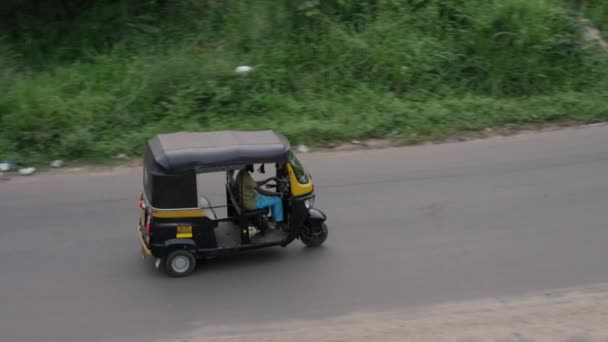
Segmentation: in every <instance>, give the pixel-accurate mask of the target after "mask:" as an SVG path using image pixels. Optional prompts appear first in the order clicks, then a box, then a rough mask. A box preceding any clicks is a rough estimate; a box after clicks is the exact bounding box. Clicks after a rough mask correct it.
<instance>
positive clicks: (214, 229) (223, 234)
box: [138, 131, 328, 277]
mask: <svg viewBox="0 0 608 342" xmlns="http://www.w3.org/2000/svg"><path fill="white" fill-rule="evenodd" d="M143 164H144V167H143V192H142V194H141V196H140V199H139V207H140V209H141V215H140V219H139V225H138V226H139V236H140V240H141V247H142V253H143V254H144V258H146V257H151V258H153V259H154V260H155V266H156V268H157V269H158V268H162V269H164V271H165V272H166V273H167V274H168V275H169V276H171V277H184V276H188V275H190V274H191V273H192V272H193V271H194V269H195V265H196V262H197V261H198V260H201V259H207V258H213V257H216V256H219V255H226V254H232V253H238V252H242V251H247V250H253V249H260V248H266V247H274V246H282V247H286V246H287V245H289V244H290V243H292V242H293V241H294V240H296V239H299V240H301V241H302V242H303V243H304V245H306V246H307V247H319V246H321V245H322V244H323V243H324V242H325V240H326V239H327V234H328V232H327V226H326V224H325V221H326V219H327V217H326V215H325V214H324V213H323V212H321V211H320V210H318V209H315V208H314V200H315V194H314V185H313V182H312V178H311V176H310V173H308V172H307V171H306V170H305V169H304V167H303V166H302V164H301V163H300V161H299V160H298V159H297V157H296V155H295V154H294V153H293V151H292V150H291V148H290V144H289V142H288V140H287V139H286V138H285V137H284V136H283V135H281V134H278V133H276V132H273V131H216V132H177V133H170V134H160V135H157V136H155V137H153V138H151V139H150V140H149V141H148V143H147V145H146V148H145V151H144V163H143ZM266 164H269V165H273V166H274V172H275V175H276V178H277V180H275V181H274V183H272V184H267V186H268V187H272V188H274V189H276V192H279V193H280V194H281V196H280V197H281V200H282V203H283V211H284V216H285V222H286V226H287V227H286V229H281V230H277V229H269V224H268V222H269V218H268V217H269V213H270V209H268V208H264V209H256V210H248V209H246V208H245V206H244V205H243V201H242V199H241V191H240V189H239V186H238V185H237V180H236V179H235V175H236V173H237V172H238V171H239V170H241V169H242V168H243V167H244V166H246V165H260V166H259V169H258V171H260V172H261V173H266ZM217 172H223V173H225V193H226V200H225V205H221V206H212V205H211V203H210V201H209V199H208V198H207V197H205V196H204V195H202V194H199V193H198V186H197V175H198V174H202V173H217ZM222 204H223V203H222ZM220 207H225V208H226V213H227V215H226V217H218V216H217V215H216V212H215V210H214V209H218V208H220Z"/></svg>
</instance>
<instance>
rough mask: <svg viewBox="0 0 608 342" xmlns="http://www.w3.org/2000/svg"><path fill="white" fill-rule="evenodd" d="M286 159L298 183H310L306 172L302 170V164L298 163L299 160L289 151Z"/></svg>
mask: <svg viewBox="0 0 608 342" xmlns="http://www.w3.org/2000/svg"><path fill="white" fill-rule="evenodd" d="M288 158H289V164H290V165H291V168H292V169H293V172H294V173H295V176H296V179H297V180H298V183H300V184H308V183H309V182H310V176H309V174H308V171H306V169H305V168H304V165H303V164H302V162H300V160H299V159H298V157H297V156H296V154H295V153H293V151H289V156H288Z"/></svg>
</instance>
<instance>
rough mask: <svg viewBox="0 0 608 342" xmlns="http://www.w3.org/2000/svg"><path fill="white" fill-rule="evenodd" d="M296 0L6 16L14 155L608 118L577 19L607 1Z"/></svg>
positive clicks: (600, 11) (435, 132)
mask: <svg viewBox="0 0 608 342" xmlns="http://www.w3.org/2000/svg"><path fill="white" fill-rule="evenodd" d="M301 2H302V3H304V1H301ZM294 3H296V5H297V3H298V1H295V0H291V1H284V2H278V1H273V0H267V1H262V0H260V1H253V2H251V3H250V4H249V5H247V4H246V3H245V2H243V1H215V2H213V1H200V2H194V1H192V2H191V1H175V2H169V3H168V4H167V5H166V7H165V8H163V9H159V8H156V7H154V6H153V5H154V4H148V2H143V1H141V2H140V1H126V0H125V1H118V2H114V3H113V4H110V5H103V4H101V5H97V6H96V7H93V8H91V9H89V10H86V11H85V12H83V13H82V14H81V15H80V16H78V17H77V18H75V19H71V20H70V21H69V22H67V21H66V22H52V23H49V22H48V21H42V20H40V19H36V18H29V19H28V18H26V19H23V18H20V19H19V20H20V25H21V27H20V28H19V29H18V30H12V31H11V30H10V28H7V27H6V26H4V28H2V29H3V30H4V31H3V32H5V34H4V38H3V39H1V40H0V94H1V95H0V123H1V125H0V159H5V158H15V159H17V160H19V161H20V162H42V161H47V160H49V159H52V158H63V159H92V158H106V157H109V156H112V155H115V154H117V153H134V154H139V153H140V151H141V147H142V144H143V143H144V141H145V139H147V138H148V137H150V136H151V135H152V134H155V133H159V132H167V131H174V130H214V129H253V128H256V129H258V128H272V129H275V130H278V131H281V132H283V133H285V134H287V135H288V136H289V137H290V138H291V139H293V141H294V143H307V144H312V145H315V144H324V143H327V142H331V141H340V140H348V139H362V138H372V137H385V136H389V135H390V136H393V137H397V138H399V139H401V140H402V141H404V142H408V143H414V142H420V141H426V140H433V139H441V138H444V137H446V136H449V135H453V134H459V133H466V132H474V131H480V130H483V129H485V128H487V127H505V126H507V127H518V126H522V125H526V124H535V123H546V122H558V121H575V122H596V121H605V120H607V119H608V88H607V87H606V86H607V80H608V77H607V76H608V58H607V57H606V56H605V53H604V52H602V51H599V50H598V49H597V48H594V47H593V46H590V45H589V44H586V43H585V42H584V41H583V39H582V35H581V26H580V24H579V19H580V16H583V15H584V16H586V17H589V18H590V19H592V20H594V22H595V24H596V25H597V26H598V27H600V28H607V27H608V4H603V3H604V2H603V1H595V3H594V2H593V1H586V2H584V6H583V8H582V9H580V10H573V9H572V6H571V5H570V4H569V3H567V2H566V1H565V0H564V1H558V0H507V1H504V0H501V1H499V0H494V1H465V0H443V1H439V0H426V1H425V0H410V1H407V0H400V1H399V0H395V1H344V2H340V1H337V2H335V4H334V5H333V6H330V5H322V6H321V5H315V3H316V2H315V1H313V2H311V4H312V5H313V7H311V8H308V9H306V8H303V9H299V10H298V9H296V8H292V7H290V5H289V4H294ZM340 3H343V4H342V5H340ZM374 3H378V4H379V6H377V7H375V6H371V5H368V6H365V4H374ZM1 32H2V31H0V34H1ZM238 65H251V66H253V67H254V68H255V70H254V72H252V73H250V74H248V75H246V76H243V75H236V74H234V69H235V67H236V66H238Z"/></svg>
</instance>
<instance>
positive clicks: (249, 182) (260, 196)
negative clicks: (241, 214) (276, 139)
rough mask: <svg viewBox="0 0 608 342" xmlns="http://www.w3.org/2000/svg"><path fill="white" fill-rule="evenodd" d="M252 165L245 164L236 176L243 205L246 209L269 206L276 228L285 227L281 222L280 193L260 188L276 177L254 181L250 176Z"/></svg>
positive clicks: (281, 205)
mask: <svg viewBox="0 0 608 342" xmlns="http://www.w3.org/2000/svg"><path fill="white" fill-rule="evenodd" d="M251 172H253V165H246V166H245V167H243V168H242V169H241V170H239V173H238V174H237V176H236V179H237V182H238V184H239V187H240V190H241V197H242V200H243V205H244V206H245V208H247V209H248V210H254V209H263V208H271V210H272V218H273V219H274V221H275V222H276V227H277V229H282V228H284V227H285V223H284V222H283V201H282V200H281V193H279V192H273V191H268V190H265V189H262V185H264V184H266V183H268V182H270V181H273V180H274V181H278V178H277V177H270V178H268V179H266V180H263V181H255V180H254V179H253V177H251Z"/></svg>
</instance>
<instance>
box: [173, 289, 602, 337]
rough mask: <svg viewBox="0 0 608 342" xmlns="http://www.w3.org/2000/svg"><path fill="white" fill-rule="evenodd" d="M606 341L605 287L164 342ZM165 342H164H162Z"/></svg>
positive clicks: (218, 330)
mask: <svg viewBox="0 0 608 342" xmlns="http://www.w3.org/2000/svg"><path fill="white" fill-rule="evenodd" d="M203 341H204V342H236V341H250V342H254V341H255V342H262V341H263V342H279V341H290V342H304V341H316V342H330V341H331V342H336V341H349V342H364V341H365V342H368V341H383V342H392V341H395V342H396V341H417V342H424V341H428V342H431V341H432V342H441V341H457V342H465V341H466V342H477V341H479V342H481V341H500V342H524V341H525V342H531V341H535V342H542V341H547V342H548V341H551V342H555V341H564V342H565V341H568V342H591V341H602V342H605V341H608V286H604V285H602V286H601V287H596V288H587V289H571V290H564V291H559V292H547V293H543V294H537V295H531V296H527V297H521V298H507V299H485V300H477V301H470V302H459V303H451V304H442V305H436V306H432V307H427V308H418V309H413V310H409V311H402V312H384V313H360V314H353V315H349V316H344V317H340V318H336V319H331V320H322V321H306V322H303V321H302V322H288V323H284V324H276V325H269V326H253V325H252V326H238V327H215V328H209V329H204V330H200V331H198V332H195V333H193V334H191V335H190V336H184V337H181V338H179V339H175V340H171V341H170V342H203ZM167 342H169V341H167Z"/></svg>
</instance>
